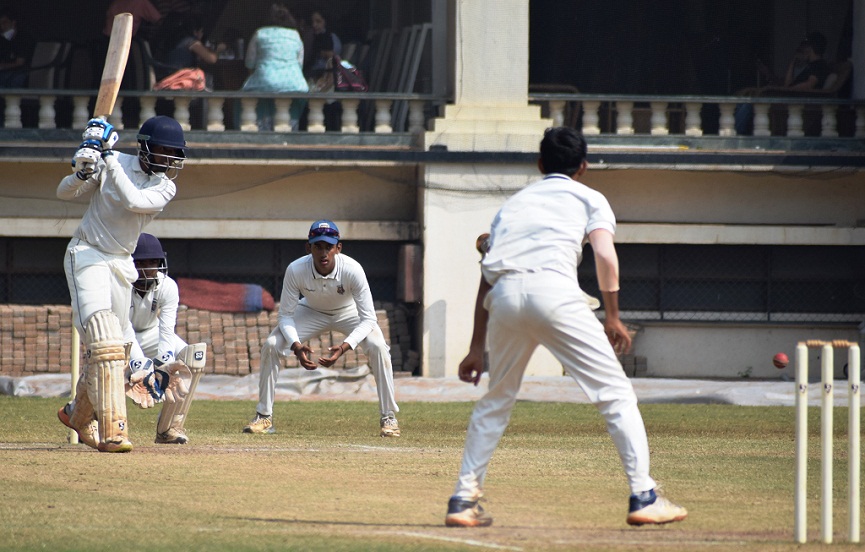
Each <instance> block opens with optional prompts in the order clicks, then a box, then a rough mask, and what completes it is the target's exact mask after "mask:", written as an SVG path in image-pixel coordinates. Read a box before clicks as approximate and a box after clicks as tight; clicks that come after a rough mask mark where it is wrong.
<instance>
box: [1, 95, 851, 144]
mask: <svg viewBox="0 0 865 552" xmlns="http://www.w3.org/2000/svg"><path fill="white" fill-rule="evenodd" d="M0 95H2V98H3V99H4V100H5V109H4V113H3V123H4V126H5V128H7V129H17V128H23V127H37V128H43V129H53V128H73V129H75V128H81V127H83V126H84V125H85V124H86V123H87V121H88V120H89V119H90V116H91V113H90V106H91V105H92V102H93V101H94V99H95V95H96V94H95V92H94V91H93V90H36V89H6V90H3V91H2V92H0ZM261 99H271V100H273V101H274V104H275V112H274V117H273V131H275V132H279V133H287V132H292V124H291V123H292V121H291V120H290V118H289V107H290V105H291V102H292V100H294V99H301V100H306V101H307V105H308V107H309V112H308V117H307V124H306V127H305V132H308V133H322V132H325V131H326V130H329V129H327V128H326V127H325V106H326V105H327V104H328V103H331V102H334V101H339V102H340V103H341V104H342V114H341V119H340V120H339V121H338V122H337V124H336V127H335V128H336V129H338V130H337V131H338V132H341V133H344V134H357V133H374V134H385V133H405V132H407V133H416V132H421V131H423V130H425V129H427V128H429V124H428V123H429V119H430V118H432V117H435V116H437V113H438V108H439V107H440V106H441V105H443V104H444V103H446V99H445V98H442V97H437V96H432V95H428V94H404V93H378V92H365V93H341V94H339V93H328V94H322V93H283V94H263V93H247V92H234V91H232V92H223V91H217V92H181V91H171V92H165V91H163V92H150V91H134V92H133V91H128V92H127V91H122V93H121V95H120V98H118V100H117V104H116V107H115V110H114V113H113V114H112V116H111V119H110V120H111V122H112V123H113V124H114V125H115V126H116V127H118V128H121V129H122V128H123V126H124V122H126V124H127V125H129V126H134V125H136V124H139V123H140V122H141V121H143V120H145V119H147V118H148V117H151V116H153V115H156V114H157V110H158V109H159V110H164V109H169V110H170V113H171V114H172V115H173V116H174V118H175V119H177V120H178V121H179V122H180V124H181V125H182V126H183V127H184V128H185V129H197V130H206V131H210V132H223V131H226V130H239V131H241V132H256V131H258V130H259V128H258V125H257V124H256V123H257V121H256V105H257V103H258V101H259V100H261ZM529 102H530V103H533V104H540V105H541V106H542V109H543V114H544V116H546V117H549V118H551V119H552V120H553V123H554V124H555V125H568V126H573V127H576V128H579V129H581V130H582V132H583V133H584V134H586V135H610V136H617V137H625V136H634V135H636V136H639V135H645V136H655V137H660V136H671V135H682V136H687V137H692V138H699V137H702V136H717V137H735V136H737V135H738V134H737V132H736V122H735V112H736V108H737V106H738V105H740V104H750V105H751V106H752V107H753V132H752V135H753V136H754V137H757V138H761V137H770V136H783V137H802V136H810V137H819V138H863V137H865V101H863V100H849V99H835V98H831V99H830V98H801V97H797V98H770V97H753V98H751V97H749V98H745V97H736V96H634V95H610V94H572V93H569V94H546V93H544V94H530V95H529ZM166 105H169V107H167V108H166V107H165V106H166ZM124 106H131V107H133V108H134V111H135V112H136V113H124ZM127 109H128V110H129V111H132V109H130V108H129V107H127Z"/></svg>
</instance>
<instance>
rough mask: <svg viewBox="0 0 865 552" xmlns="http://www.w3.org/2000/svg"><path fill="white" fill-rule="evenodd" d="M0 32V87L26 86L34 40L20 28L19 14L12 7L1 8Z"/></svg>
mask: <svg viewBox="0 0 865 552" xmlns="http://www.w3.org/2000/svg"><path fill="white" fill-rule="evenodd" d="M0 33H2V36H0V88H24V87H26V86H27V68H28V66H29V65H30V58H31V56H32V55H33V47H34V42H33V40H32V39H31V38H30V37H29V36H27V34H26V33H22V32H21V31H20V30H19V29H18V14H17V13H16V12H15V11H14V10H12V9H11V8H5V7H4V8H2V9H0Z"/></svg>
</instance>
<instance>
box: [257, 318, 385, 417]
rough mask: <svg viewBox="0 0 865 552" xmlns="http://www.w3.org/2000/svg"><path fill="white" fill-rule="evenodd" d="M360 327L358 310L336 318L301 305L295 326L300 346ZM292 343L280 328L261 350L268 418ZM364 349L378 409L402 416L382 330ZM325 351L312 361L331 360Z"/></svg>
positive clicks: (262, 399) (262, 405)
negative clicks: (330, 332)
mask: <svg viewBox="0 0 865 552" xmlns="http://www.w3.org/2000/svg"><path fill="white" fill-rule="evenodd" d="M358 324H360V318H358V316H357V309H355V308H354V306H349V307H347V308H345V309H342V310H341V311H340V312H338V313H337V314H333V315H331V314H323V313H320V312H318V311H316V310H313V309H311V308H309V307H306V306H304V305H298V306H297V309H295V311H294V326H295V328H297V334H298V337H299V339H300V342H301V343H303V342H305V341H307V340H309V339H311V338H313V337H317V336H319V335H320V334H321V333H322V332H325V331H328V330H335V331H337V332H340V333H342V334H344V335H348V334H350V333H351V332H352V330H354V328H356V327H357V325H358ZM291 345H292V344H291V343H288V342H287V341H286V339H285V336H283V335H282V332H281V331H280V329H279V328H276V329H274V330H273V331H272V332H271V333H270V335H269V336H268V338H267V340H265V342H264V345H262V347H261V374H260V375H259V380H258V406H257V407H256V411H257V412H258V413H259V414H263V415H265V416H269V415H270V414H272V413H273V398H274V395H275V393H276V378H277V376H278V375H279V368H280V364H279V357H280V356H288V355H293V354H294V352H292V350H291ZM358 346H359V347H361V348H362V349H363V350H364V352H365V353H366V356H367V358H368V359H369V366H370V369H371V370H372V375H373V377H374V378H375V385H376V389H377V391H378V405H379V411H380V412H381V414H382V416H383V415H385V414H387V413H388V412H399V407H398V406H397V404H396V399H395V397H394V389H393V365H392V364H391V359H390V348H389V347H388V346H387V342H386V341H385V340H384V334H383V333H382V331H381V328H380V327H379V326H378V325H377V324H376V326H375V328H374V329H373V330H372V331H371V332H370V333H369V335H368V336H366V338H365V339H363V340H362V341H361V342H360V343H358ZM329 354H330V353H329V352H328V351H326V350H322V351H315V354H314V355H313V358H312V359H311V360H313V361H315V360H316V359H317V358H318V357H319V356H329Z"/></svg>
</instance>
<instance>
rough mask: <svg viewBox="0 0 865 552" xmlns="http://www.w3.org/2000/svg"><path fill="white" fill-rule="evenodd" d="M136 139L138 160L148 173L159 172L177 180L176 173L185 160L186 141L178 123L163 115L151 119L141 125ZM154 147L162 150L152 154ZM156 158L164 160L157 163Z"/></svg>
mask: <svg viewBox="0 0 865 552" xmlns="http://www.w3.org/2000/svg"><path fill="white" fill-rule="evenodd" d="M137 138H138V158H139V159H140V160H141V162H142V163H143V164H144V165H145V166H146V168H147V169H148V170H149V171H150V173H151V174H152V173H154V172H161V173H166V176H168V177H169V178H170V179H172V180H174V179H175V178H177V171H179V170H180V169H182V168H183V161H184V160H186V140H185V139H184V137H183V128H181V126H180V123H178V122H177V121H175V120H174V119H172V118H171V117H166V116H165V115H157V116H156V117H151V118H150V119H147V120H146V121H144V124H143V125H141V128H140V129H139V131H138V136H137ZM155 146H161V147H162V149H161V150H160V151H159V152H154V151H153V148H154V147H155ZM172 150H173V151H172ZM157 157H162V158H164V161H162V162H161V163H157V162H156V158H157ZM169 171H172V172H171V174H168V173H169Z"/></svg>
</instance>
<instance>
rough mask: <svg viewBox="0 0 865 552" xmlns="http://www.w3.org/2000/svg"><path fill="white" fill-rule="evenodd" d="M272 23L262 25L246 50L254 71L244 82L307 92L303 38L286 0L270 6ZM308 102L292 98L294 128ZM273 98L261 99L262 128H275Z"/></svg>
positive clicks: (248, 87) (262, 88)
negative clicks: (304, 73)
mask: <svg viewBox="0 0 865 552" xmlns="http://www.w3.org/2000/svg"><path fill="white" fill-rule="evenodd" d="M270 18H271V22H272V24H271V25H269V26H266V27H261V28H260V29H258V30H257V31H255V34H254V35H252V39H251V40H250V41H249V47H248V48H247V51H246V58H245V63H246V67H247V68H249V69H251V70H252V74H251V75H250V76H249V78H248V79H246V82H245V83H243V88H241V90H245V91H248V92H308V91H309V85H308V84H307V82H306V79H305V78H304V76H303V40H302V39H301V38H300V34H299V33H298V32H297V23H296V22H295V19H294V17H293V16H292V15H291V12H290V11H288V8H287V7H285V6H284V5H283V4H274V5H273V6H272V7H271V9H270ZM305 106H306V100H292V102H291V109H290V111H289V115H290V117H291V126H292V129H293V130H294V129H296V128H297V122H298V120H300V116H301V114H302V113H303V109H304V107H305ZM273 114H274V103H273V100H261V101H259V102H258V108H257V115H258V128H259V130H272V129H273Z"/></svg>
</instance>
